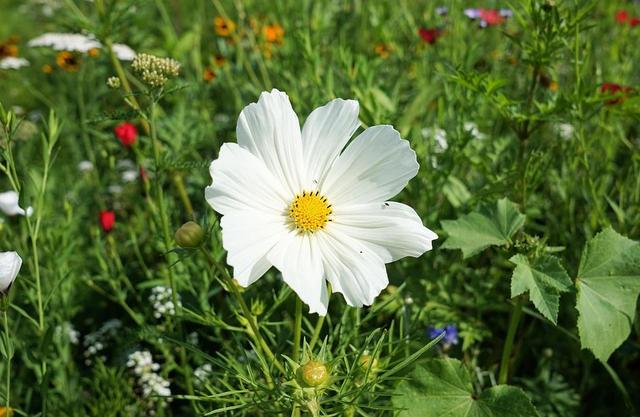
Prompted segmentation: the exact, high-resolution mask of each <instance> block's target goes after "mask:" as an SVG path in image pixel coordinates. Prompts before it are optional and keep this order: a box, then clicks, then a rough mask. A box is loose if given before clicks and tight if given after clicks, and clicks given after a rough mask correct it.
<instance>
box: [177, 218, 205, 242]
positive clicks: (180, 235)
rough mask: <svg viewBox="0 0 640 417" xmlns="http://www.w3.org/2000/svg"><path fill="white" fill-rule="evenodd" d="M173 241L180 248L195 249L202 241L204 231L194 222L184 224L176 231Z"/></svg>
mask: <svg viewBox="0 0 640 417" xmlns="http://www.w3.org/2000/svg"><path fill="white" fill-rule="evenodd" d="M175 240H176V243H177V244H178V246H180V247H181V248H197V247H198V246H200V244H202V241H203V240H204V230H202V227H200V225H199V224H198V223H196V222H192V221H189V222H186V223H185V224H183V225H182V226H180V228H179V229H178V230H177V231H176V234H175Z"/></svg>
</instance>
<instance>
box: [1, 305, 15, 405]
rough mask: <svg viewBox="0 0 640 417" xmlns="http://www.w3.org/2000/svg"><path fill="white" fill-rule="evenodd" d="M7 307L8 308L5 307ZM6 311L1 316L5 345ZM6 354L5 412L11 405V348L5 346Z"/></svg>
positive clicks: (7, 326)
mask: <svg viewBox="0 0 640 417" xmlns="http://www.w3.org/2000/svg"><path fill="white" fill-rule="evenodd" d="M7 307H8V306H7ZM7 310H8V308H5V309H4V311H3V315H4V332H5V337H6V340H7V344H8V343H9V318H8V315H7ZM6 348H7V350H8V352H6V353H7V383H6V387H7V390H6V393H7V394H6V396H5V397H6V401H7V405H6V408H7V410H8V409H9V406H10V405H11V357H12V356H13V355H12V352H11V351H10V350H11V348H9V346H6Z"/></svg>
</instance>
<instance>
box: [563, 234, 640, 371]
mask: <svg viewBox="0 0 640 417" xmlns="http://www.w3.org/2000/svg"><path fill="white" fill-rule="evenodd" d="M576 286H577V287H578V299H577V303H576V309H577V310H578V312H579V313H580V315H579V317H578V331H579V333H580V343H581V344H582V347H583V348H585V349H589V350H591V351H592V352H593V354H594V355H595V356H596V358H598V359H599V360H600V361H602V362H606V361H607V359H609V356H611V354H612V353H613V351H615V350H616V349H617V348H618V347H619V346H620V345H621V344H622V342H624V341H625V340H626V339H627V337H629V333H631V325H632V324H633V317H634V315H635V311H636V300H637V299H638V294H639V293H640V243H638V242H635V241H633V240H631V239H627V238H626V237H624V236H622V235H620V234H618V233H617V232H616V231H615V230H613V229H612V228H610V227H609V228H607V229H605V230H603V231H602V232H600V233H598V234H597V235H596V236H595V237H594V238H593V239H591V240H590V241H589V242H587V245H586V246H585V248H584V251H583V253H582V259H580V267H579V269H578V278H577V279H576Z"/></svg>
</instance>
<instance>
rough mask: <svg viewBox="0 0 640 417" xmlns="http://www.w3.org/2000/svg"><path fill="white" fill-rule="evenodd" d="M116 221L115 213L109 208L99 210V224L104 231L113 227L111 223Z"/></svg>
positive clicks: (106, 231)
mask: <svg viewBox="0 0 640 417" xmlns="http://www.w3.org/2000/svg"><path fill="white" fill-rule="evenodd" d="M115 222H116V213H115V212H113V211H111V210H101V211H100V226H102V230H104V231H105V233H109V232H110V231H111V229H113V225H114V223H115Z"/></svg>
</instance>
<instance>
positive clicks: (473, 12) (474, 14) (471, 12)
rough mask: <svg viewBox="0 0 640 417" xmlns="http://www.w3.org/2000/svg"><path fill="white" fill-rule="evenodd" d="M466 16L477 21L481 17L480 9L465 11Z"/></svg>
mask: <svg viewBox="0 0 640 417" xmlns="http://www.w3.org/2000/svg"><path fill="white" fill-rule="evenodd" d="M464 15H465V16H467V17H468V18H469V19H477V18H479V17H480V9H464Z"/></svg>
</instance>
